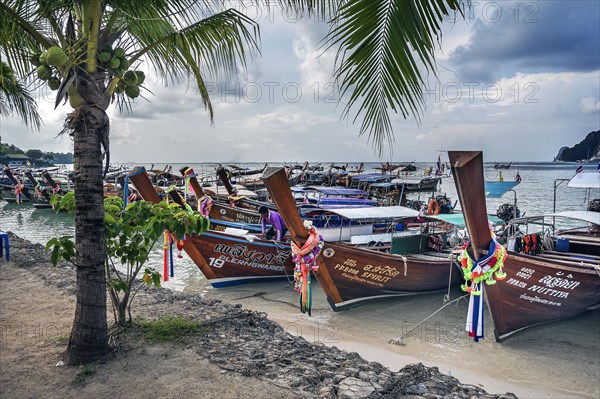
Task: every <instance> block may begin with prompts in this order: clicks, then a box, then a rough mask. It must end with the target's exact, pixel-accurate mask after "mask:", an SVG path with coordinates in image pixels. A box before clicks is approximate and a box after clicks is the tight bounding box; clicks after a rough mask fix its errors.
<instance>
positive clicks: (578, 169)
mask: <svg viewBox="0 0 600 399" xmlns="http://www.w3.org/2000/svg"><path fill="white" fill-rule="evenodd" d="M581 172H583V165H582V164H579V166H578V167H577V170H576V171H575V173H581Z"/></svg>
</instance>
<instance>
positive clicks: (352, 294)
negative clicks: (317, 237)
mask: <svg viewBox="0 0 600 399" xmlns="http://www.w3.org/2000/svg"><path fill="white" fill-rule="evenodd" d="M321 254H322V259H323V263H322V265H320V268H319V270H318V271H317V272H316V273H315V274H316V276H317V278H318V280H319V284H320V285H321V287H322V288H323V290H324V291H325V293H326V295H327V300H328V302H329V304H330V305H331V307H332V308H333V310H336V311H337V310H341V309H344V308H346V307H351V306H354V305H356V304H358V303H360V302H363V301H367V300H371V299H377V298H384V297H395V296H407V295H416V294H424V293H429V292H435V291H440V290H444V289H447V288H448V284H449V282H450V284H452V285H456V284H458V283H459V282H460V281H461V274H460V270H459V269H458V267H456V266H455V265H452V264H451V263H450V261H449V259H448V258H445V257H443V256H441V255H440V256H439V257H438V258H437V259H434V258H433V257H427V258H419V257H418V256H410V255H409V256H407V257H406V258H405V259H406V262H405V261H404V259H403V258H402V256H398V255H390V254H387V253H383V252H378V251H371V250H366V249H364V248H361V249H359V248H355V247H351V246H348V245H344V244H334V243H327V244H325V247H324V248H323V251H322V252H321ZM336 293H337V294H339V295H336Z"/></svg>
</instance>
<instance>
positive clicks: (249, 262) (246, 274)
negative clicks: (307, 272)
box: [187, 230, 294, 288]
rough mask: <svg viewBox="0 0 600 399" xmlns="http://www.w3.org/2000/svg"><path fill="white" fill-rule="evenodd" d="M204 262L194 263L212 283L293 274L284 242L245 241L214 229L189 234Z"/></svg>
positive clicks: (263, 278)
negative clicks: (198, 234) (199, 233)
mask: <svg viewBox="0 0 600 399" xmlns="http://www.w3.org/2000/svg"><path fill="white" fill-rule="evenodd" d="M187 244H188V245H193V246H194V247H196V248H197V250H198V252H200V253H201V254H202V257H203V258H204V259H205V261H206V262H196V265H197V266H198V268H199V269H200V271H202V273H203V274H204V275H205V276H206V277H207V279H208V281H209V282H210V284H211V285H212V286H213V287H217V288H220V287H226V286H231V285H238V284H244V283H248V282H253V281H261V280H269V279H281V278H286V277H289V278H290V279H292V278H293V274H294V263H293V262H292V257H291V250H290V247H289V246H288V245H285V246H283V247H282V246H281V245H276V244H274V243H273V242H272V241H262V240H256V241H254V242H252V243H251V242H249V241H247V240H246V239H244V238H241V237H233V236H231V235H228V234H223V233H220V232H218V231H213V230H211V231H208V232H206V233H204V234H202V235H201V236H194V237H190V238H189V243H187Z"/></svg>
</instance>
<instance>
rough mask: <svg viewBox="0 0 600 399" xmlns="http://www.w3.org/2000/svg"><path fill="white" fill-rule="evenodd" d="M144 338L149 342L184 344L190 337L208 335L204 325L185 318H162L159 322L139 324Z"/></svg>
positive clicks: (147, 321)
mask: <svg viewBox="0 0 600 399" xmlns="http://www.w3.org/2000/svg"><path fill="white" fill-rule="evenodd" d="M138 325H139V327H140V330H141V331H142V335H143V337H144V338H145V339H146V340H147V341H148V342H182V341H183V339H184V338H186V337H189V336H197V335H202V334H205V333H206V330H207V328H206V326H204V325H203V324H202V323H200V322H198V321H194V320H190V319H186V318H183V317H172V316H167V317H161V318H160V319H158V320H144V321H141V322H138Z"/></svg>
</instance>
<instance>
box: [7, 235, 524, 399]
mask: <svg viewBox="0 0 600 399" xmlns="http://www.w3.org/2000/svg"><path fill="white" fill-rule="evenodd" d="M11 239H12V242H11V244H12V248H11V249H12V250H13V251H12V256H13V260H14V261H13V262H9V263H7V262H2V263H0V325H1V326H2V330H1V334H0V387H1V389H0V397H2V398H22V397H35V398H44V397H48V398H50V397H65V398H69V397H82V396H85V397H107V396H109V395H115V394H116V393H118V396H120V397H125V396H128V397H134V398H142V397H161V398H162V397H165V398H166V397H206V398H213V397H214V398H217V397H218V398H238V397H250V398H254V397H256V398H259V397H260V398H263V397H268V398H289V397H330V398H334V397H339V398H352V397H366V396H369V395H371V396H370V397H397V396H398V395H400V394H401V392H404V393H407V392H408V393H411V392H412V394H411V395H413V396H411V397H431V398H441V397H448V395H452V397H456V398H463V397H464V398H468V397H473V396H476V397H487V398H514V397H515V396H514V395H511V394H507V395H491V394H487V393H486V392H485V391H483V390H482V389H481V387H480V386H476V385H469V384H465V385H462V384H460V383H459V382H458V380H456V379H455V378H453V377H451V376H448V375H445V374H442V373H439V372H438V370H437V369H436V368H428V367H424V366H422V365H420V364H413V365H411V366H408V367H405V368H404V369H402V370H400V372H395V371H394V370H392V371H390V370H389V369H388V368H386V367H384V365H382V364H379V363H377V362H369V361H368V360H378V361H380V362H383V363H386V362H387V363H390V362H389V361H387V360H386V359H387V358H388V357H389V356H388V354H387V353H386V352H385V351H381V350H380V351H379V352H378V351H377V350H373V349H374V348H373V347H371V346H370V345H368V344H366V345H361V344H360V343H356V342H354V343H353V342H351V341H350V340H347V341H346V340H345V339H344V340H340V341H339V343H338V346H339V347H340V348H341V349H348V350H352V352H346V351H344V350H341V349H338V348H335V347H330V346H327V345H323V344H322V343H313V344H311V343H309V342H308V340H305V339H304V338H302V337H298V336H297V335H296V336H295V335H293V334H290V333H289V331H286V330H284V329H283V328H282V327H281V326H279V325H278V324H276V323H273V322H272V321H270V320H269V319H267V318H266V315H265V314H264V313H257V312H252V311H249V310H245V309H243V308H242V306H241V305H230V304H226V303H221V301H218V300H208V301H205V300H203V299H201V298H199V297H198V296H197V295H190V294H185V293H173V292H172V291H169V290H166V289H142V290H141V291H140V294H139V297H138V298H137V299H136V302H137V303H136V304H135V308H134V317H135V318H150V319H152V318H157V317H160V316H164V315H175V316H188V317H197V318H200V319H204V320H209V322H210V323H211V324H210V325H211V328H210V329H209V332H208V333H207V334H206V335H204V336H202V337H200V338H199V339H196V340H191V341H185V342H184V343H183V344H175V343H169V344H149V343H147V342H145V341H144V339H143V338H142V337H141V336H139V334H137V335H136V334H135V332H134V333H127V334H116V335H115V337H114V339H112V340H111V343H112V350H111V353H110V354H109V355H108V356H107V357H106V358H104V359H102V360H101V361H99V362H97V363H95V364H93V365H91V366H79V367H65V366H61V365H60V363H59V362H60V359H61V353H62V352H63V351H64V350H65V348H66V342H67V339H68V335H69V330H70V326H71V323H72V317H73V312H74V305H75V299H74V295H73V294H74V292H75V291H74V290H75V287H74V272H73V269H72V267H69V266H67V267H65V266H64V265H63V266H62V267H57V268H53V267H50V266H49V264H48V259H47V256H45V255H43V254H42V252H41V251H42V248H41V246H40V245H34V244H30V243H28V242H27V241H24V240H20V239H18V238H17V237H15V236H12V238H11ZM222 319H223V320H225V321H223V322H222V323H221V322H220V321H221V320H222ZM228 319H233V320H228ZM234 319H237V320H234ZM282 321H283V320H282ZM213 322H214V323H213ZM380 349H381V348H380ZM356 351H360V352H361V354H367V353H368V354H370V357H371V359H368V357H369V356H366V357H367V360H365V359H363V358H362V357H361V356H359V354H358V353H356ZM246 355H247V356H246ZM246 357H247V359H246ZM248 359H249V360H248ZM257 359H258V360H257ZM275 359H277V360H275ZM406 360H407V361H410V362H411V363H414V362H418V361H419V360H418V359H406ZM397 361H398V360H397V359H395V360H394V362H397ZM276 362H277V364H276ZM397 365H398V363H394V364H391V363H390V366H392V369H397V368H398V367H396V366H397ZM86 367H87V368H86ZM361 379H363V380H366V381H371V382H370V383H369V384H367V385H370V386H367V387H366V390H362V391H361V389H363V388H364V387H362V388H361V386H360V385H361ZM502 392H506V391H505V390H504V389H502ZM424 394H426V395H427V396H422V395H424Z"/></svg>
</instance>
